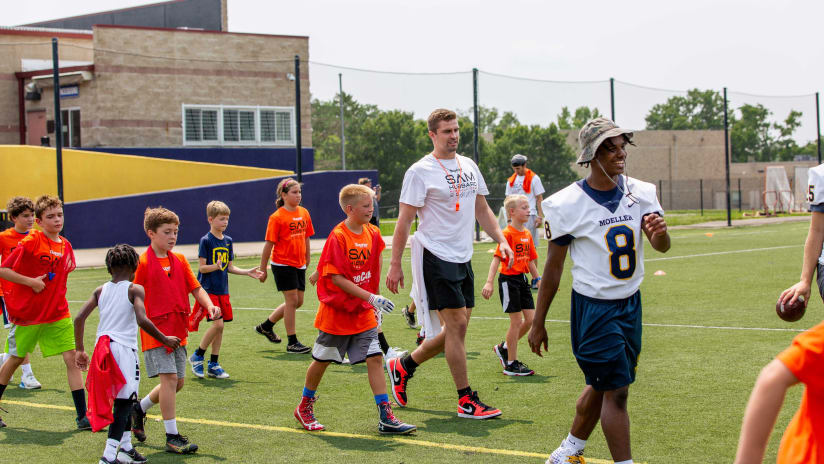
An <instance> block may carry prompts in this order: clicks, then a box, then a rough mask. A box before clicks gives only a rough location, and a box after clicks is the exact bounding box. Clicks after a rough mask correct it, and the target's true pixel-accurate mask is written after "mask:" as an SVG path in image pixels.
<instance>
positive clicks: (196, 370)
mask: <svg viewBox="0 0 824 464" xmlns="http://www.w3.org/2000/svg"><path fill="white" fill-rule="evenodd" d="M189 363H191V365H192V373H193V374H194V375H195V376H197V377H198V378H201V379H202V378H203V356H198V355H197V353H192V355H191V356H190V357H189Z"/></svg>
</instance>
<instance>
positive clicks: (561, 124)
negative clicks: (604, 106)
mask: <svg viewBox="0 0 824 464" xmlns="http://www.w3.org/2000/svg"><path fill="white" fill-rule="evenodd" d="M601 116H602V115H601V112H600V111H598V108H590V107H588V106H579V107H578V108H576V109H575V114H574V115H573V114H572V113H570V111H569V108H567V107H566V106H564V107H561V113H560V114H559V115H558V129H580V128H582V127H584V125H585V124H586V123H587V121H589V120H590V119H594V118H598V117H601Z"/></svg>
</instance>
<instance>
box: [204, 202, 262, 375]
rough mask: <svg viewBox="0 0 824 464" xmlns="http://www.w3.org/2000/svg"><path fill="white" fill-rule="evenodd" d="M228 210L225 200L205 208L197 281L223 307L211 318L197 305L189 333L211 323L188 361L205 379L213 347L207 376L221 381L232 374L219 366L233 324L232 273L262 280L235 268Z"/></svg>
mask: <svg viewBox="0 0 824 464" xmlns="http://www.w3.org/2000/svg"><path fill="white" fill-rule="evenodd" d="M229 213H230V211H229V207H228V206H227V205H226V203H223V202H222V201H211V202H209V204H208V205H206V217H207V220H208V221H209V232H207V233H206V235H204V236H203V238H201V239H200V247H199V248H198V252H197V255H198V258H199V259H200V266H199V268H198V273H197V280H198V281H199V282H200V285H201V286H202V288H203V290H206V293H208V294H209V299H211V300H212V303H213V304H214V305H215V306H218V307H219V308H220V317H218V318H217V319H212V318H210V317H208V316H207V315H206V310H205V308H204V307H203V306H201V305H200V304H199V303H195V307H194V309H193V310H192V314H191V316H190V317H189V330H190V331H192V332H197V329H198V326H199V325H200V321H201V320H203V318H204V317H206V319H207V320H208V321H210V322H211V323H212V325H211V326H210V327H209V329H208V330H207V331H206V333H205V334H204V335H203V338H202V339H201V340H200V346H198V348H197V349H196V350H195V352H194V353H192V356H191V357H190V358H189V362H190V363H191V364H192V373H194V374H195V375H196V376H197V377H199V378H201V379H202V378H203V361H204V360H205V359H204V356H205V355H206V349H207V348H209V345H211V346H212V355H211V357H210V358H209V364H208V366H207V369H206V375H208V376H209V377H215V378H218V379H228V378H229V374H227V373H226V371H225V370H223V368H222V367H221V366H220V364H219V363H218V356H219V355H220V347H221V345H222V344H223V323H224V322H232V303H231V302H230V301H229V274H230V273H231V274H238V275H247V276H249V277H251V278H253V279H258V278H260V276H261V275H263V273H261V272H260V271H259V270H258V268H256V267H255V268H252V269H240V268H237V267H235V265H234V263H233V262H232V261H233V260H234V250H233V248H232V237H229V236H228V235H225V234H224V232H225V231H226V228H227V227H228V226H229Z"/></svg>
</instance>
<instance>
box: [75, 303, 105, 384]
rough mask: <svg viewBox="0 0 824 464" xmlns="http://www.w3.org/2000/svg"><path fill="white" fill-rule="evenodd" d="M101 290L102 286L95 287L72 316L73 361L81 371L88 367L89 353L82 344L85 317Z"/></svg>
mask: <svg viewBox="0 0 824 464" xmlns="http://www.w3.org/2000/svg"><path fill="white" fill-rule="evenodd" d="M102 291H103V287H97V288H96V289H95V290H94V291H93V292H92V296H91V297H89V299H88V300H87V301H86V302H85V303H83V307H81V308H80V312H79V313H78V314H77V316H76V317H75V318H74V351H75V353H74V363H75V364H76V365H77V368H78V369H80V370H82V371H85V370H86V369H88V367H89V355H88V354H86V349H85V347H84V346H83V332H85V329H86V318H88V317H89V314H91V313H92V311H94V308H96V307H97V300H98V299H99V298H100V292H102Z"/></svg>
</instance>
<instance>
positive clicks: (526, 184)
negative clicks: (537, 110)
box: [506, 154, 546, 289]
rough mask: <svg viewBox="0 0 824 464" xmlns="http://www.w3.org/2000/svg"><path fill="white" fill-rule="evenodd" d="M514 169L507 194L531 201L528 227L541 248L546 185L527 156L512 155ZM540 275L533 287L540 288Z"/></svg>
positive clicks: (537, 245)
mask: <svg viewBox="0 0 824 464" xmlns="http://www.w3.org/2000/svg"><path fill="white" fill-rule="evenodd" d="M511 162H512V170H513V171H515V173H514V174H512V176H510V177H509V179H507V180H506V196H509V195H524V196H526V199H527V200H528V201H529V220H528V221H527V222H526V228H527V230H529V233H530V234H532V243H534V244H535V249H536V250H539V249H540V246H539V245H540V243H541V242H540V241H539V240H540V238H541V237H540V236H539V235H538V234H539V230H540V229H539V228H543V225H544V224H543V222H544V213H543V211H541V202H542V201H543V199H544V192H546V190H544V185H543V184H542V183H541V178H540V177H538V175H537V174H535V173H534V172H533V171H532V170H531V169H529V168H527V167H526V162H527V157H526V156H524V155H521V154H517V155H515V156H513V157H512V160H511ZM539 280H541V278H540V277H537V278H535V279H532V288H533V289H537V288H538V281H539Z"/></svg>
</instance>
